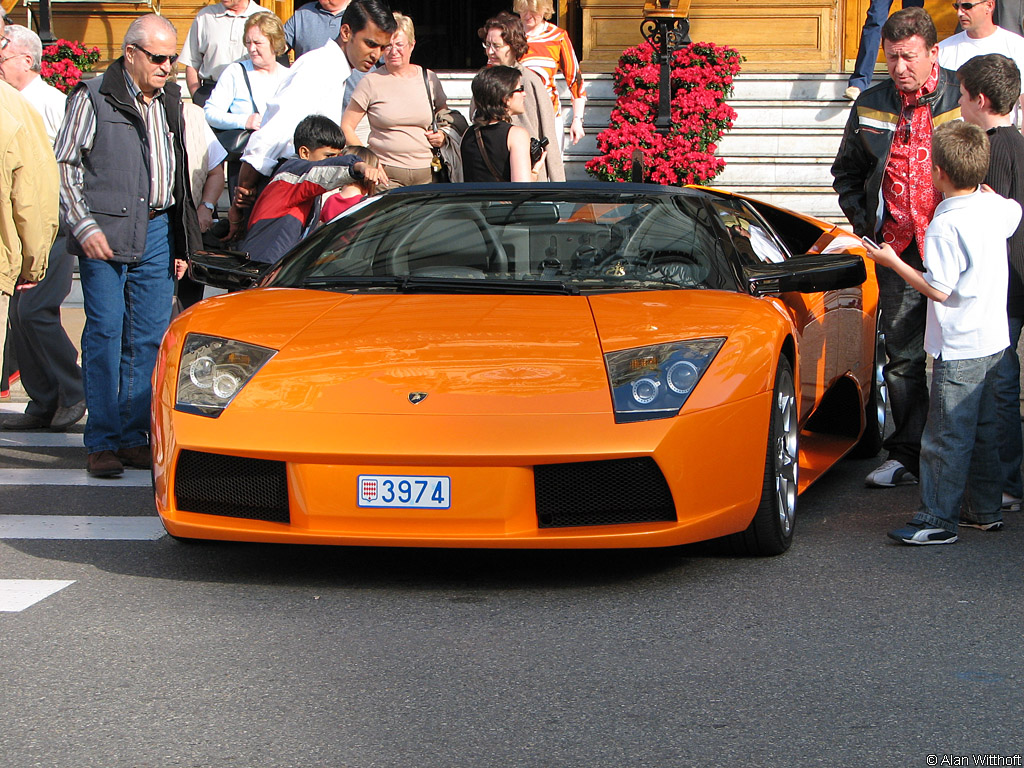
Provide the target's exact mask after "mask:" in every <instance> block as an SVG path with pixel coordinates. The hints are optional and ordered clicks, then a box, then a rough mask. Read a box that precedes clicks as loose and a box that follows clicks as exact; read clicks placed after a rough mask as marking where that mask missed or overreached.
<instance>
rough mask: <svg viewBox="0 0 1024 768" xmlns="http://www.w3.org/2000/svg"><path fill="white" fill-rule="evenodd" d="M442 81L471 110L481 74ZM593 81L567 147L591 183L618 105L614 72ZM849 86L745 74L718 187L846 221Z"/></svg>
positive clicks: (841, 80) (815, 78)
mask: <svg viewBox="0 0 1024 768" xmlns="http://www.w3.org/2000/svg"><path fill="white" fill-rule="evenodd" d="M440 77H441V79H442V81H443V82H444V89H445V93H446V94H447V95H448V99H449V104H450V106H452V107H455V108H458V109H460V110H461V111H462V112H464V113H466V112H468V108H469V96H470V81H471V80H472V78H473V73H471V72H449V73H442V74H440ZM585 79H586V84H587V93H588V96H589V100H588V103H587V112H586V119H585V127H586V130H587V136H586V138H585V139H584V140H583V141H581V142H580V143H579V144H578V145H576V146H569V147H567V149H566V176H567V178H569V179H570V180H571V179H579V180H585V179H589V178H590V177H589V176H588V175H587V173H586V171H585V170H584V168H583V164H584V163H585V162H586V161H587V160H589V159H590V158H591V157H593V156H594V155H595V154H596V153H597V140H596V137H597V134H598V133H599V132H600V131H601V130H603V129H604V128H606V127H607V125H608V119H609V116H610V115H611V111H612V108H613V107H614V106H615V93H614V91H613V90H612V78H611V76H610V75H589V76H587V77H586V78H585ZM845 88H846V76H845V75H779V74H771V75H767V74H755V75H740V76H739V77H738V78H737V79H736V84H735V88H734V92H733V95H732V97H731V98H730V99H729V103H730V104H731V105H732V107H733V108H734V109H735V110H736V112H737V118H736V122H735V124H734V126H733V129H732V131H731V132H730V133H729V134H728V135H727V136H725V137H724V138H723V140H722V142H721V145H720V146H719V150H718V153H719V155H720V156H721V157H723V158H725V160H726V163H727V164H726V167H725V170H724V171H723V172H722V174H721V175H720V176H719V177H718V178H717V179H715V181H714V182H712V183H713V185H714V186H716V187H720V188H722V189H727V190H729V191H732V192H738V193H741V194H745V195H751V196H754V197H758V198H760V199H762V200H765V201H767V202H771V203H775V204H777V205H780V206H783V207H786V208H792V209H794V210H797V211H801V212H803V213H808V214H811V215H814V216H820V217H822V218H825V219H829V220H833V221H838V222H845V218H843V216H842V213H841V211H840V210H839V204H838V201H837V199H836V195H835V193H834V192H833V191H832V175H831V174H830V173H829V168H830V167H831V166H832V160H833V159H834V158H835V154H836V151H837V150H838V149H839V142H840V139H841V138H842V133H843V126H844V125H845V124H846V118H847V115H848V114H849V108H850V102H848V101H846V99H844V98H843V90H844V89H845ZM564 95H566V96H567V93H566V94H564Z"/></svg>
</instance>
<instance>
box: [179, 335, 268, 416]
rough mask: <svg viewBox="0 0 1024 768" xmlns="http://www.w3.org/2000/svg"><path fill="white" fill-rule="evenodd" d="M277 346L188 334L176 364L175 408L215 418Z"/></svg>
mask: <svg viewBox="0 0 1024 768" xmlns="http://www.w3.org/2000/svg"><path fill="white" fill-rule="evenodd" d="M276 354H277V350H276V349H268V348H267V347H257V346H256V345H255V344H246V343H245V342H241V341H234V340H232V339H224V338H221V337H219V336H206V335H204V334H201V333H190V334H188V335H187V336H186V337H185V345H184V346H183V347H182V349H181V361H180V364H179V365H178V394H177V400H176V401H175V403H174V408H175V410H178V411H184V412H185V413H194V414H198V415H200V416H210V417H213V418H216V417H217V416H220V414H221V412H222V411H223V410H224V409H225V408H227V407H228V404H229V403H230V402H231V401H232V400H233V399H234V398H235V395H237V394H238V393H239V392H240V391H241V390H242V387H244V386H245V385H246V384H247V383H248V382H249V380H250V379H251V378H252V377H253V376H255V375H256V372H257V371H258V370H259V369H260V368H262V367H263V366H264V364H266V362H267V361H268V360H269V359H270V358H272V357H273V356H274V355H276Z"/></svg>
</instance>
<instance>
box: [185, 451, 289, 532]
mask: <svg viewBox="0 0 1024 768" xmlns="http://www.w3.org/2000/svg"><path fill="white" fill-rule="evenodd" d="M174 501H175V506H176V507H177V508H178V510H180V511H181V512H197V513H199V514H202V515H221V516H223V517H244V518H246V519H249V520H266V521H267V522H271V523H289V522H291V518H290V516H289V513H288V475H287V471H286V468H285V463H284V462H283V461H267V460H266V459H247V458H243V457H241V456H224V455H222V454H219V453H202V452H200V451H182V452H181V453H180V454H179V455H178V466H177V469H176V470H175V473H174Z"/></svg>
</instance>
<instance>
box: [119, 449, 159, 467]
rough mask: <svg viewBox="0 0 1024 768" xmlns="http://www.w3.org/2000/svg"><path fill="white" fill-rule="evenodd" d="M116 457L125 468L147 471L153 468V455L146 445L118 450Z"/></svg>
mask: <svg viewBox="0 0 1024 768" xmlns="http://www.w3.org/2000/svg"><path fill="white" fill-rule="evenodd" d="M116 455H117V458H119V459H120V460H121V461H122V463H123V464H124V465H125V466H126V467H135V468H136V469H149V468H150V467H152V466H153V453H152V451H150V449H149V446H148V445H136V446H134V447H132V448H118V449H117V454H116Z"/></svg>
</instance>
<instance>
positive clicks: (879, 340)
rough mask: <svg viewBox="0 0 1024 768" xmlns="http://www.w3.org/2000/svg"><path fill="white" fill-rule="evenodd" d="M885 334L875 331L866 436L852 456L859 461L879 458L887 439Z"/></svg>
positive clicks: (865, 425) (865, 410) (866, 409)
mask: <svg viewBox="0 0 1024 768" xmlns="http://www.w3.org/2000/svg"><path fill="white" fill-rule="evenodd" d="M885 359H886V358H885V334H883V333H882V332H881V331H879V330H876V331H875V364H874V367H873V368H872V369H871V389H870V390H869V391H868V401H867V403H866V404H865V405H864V434H862V435H861V436H860V440H858V441H857V445H855V446H854V447H853V451H851V452H850V455H851V456H853V457H854V458H858V459H869V458H871V457H872V456H877V455H878V452H879V451H880V450H882V442H883V441H884V439H885V407H886V404H887V403H888V402H889V390H888V388H887V387H886V385H885V376H884V375H883V371H884V370H885Z"/></svg>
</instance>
